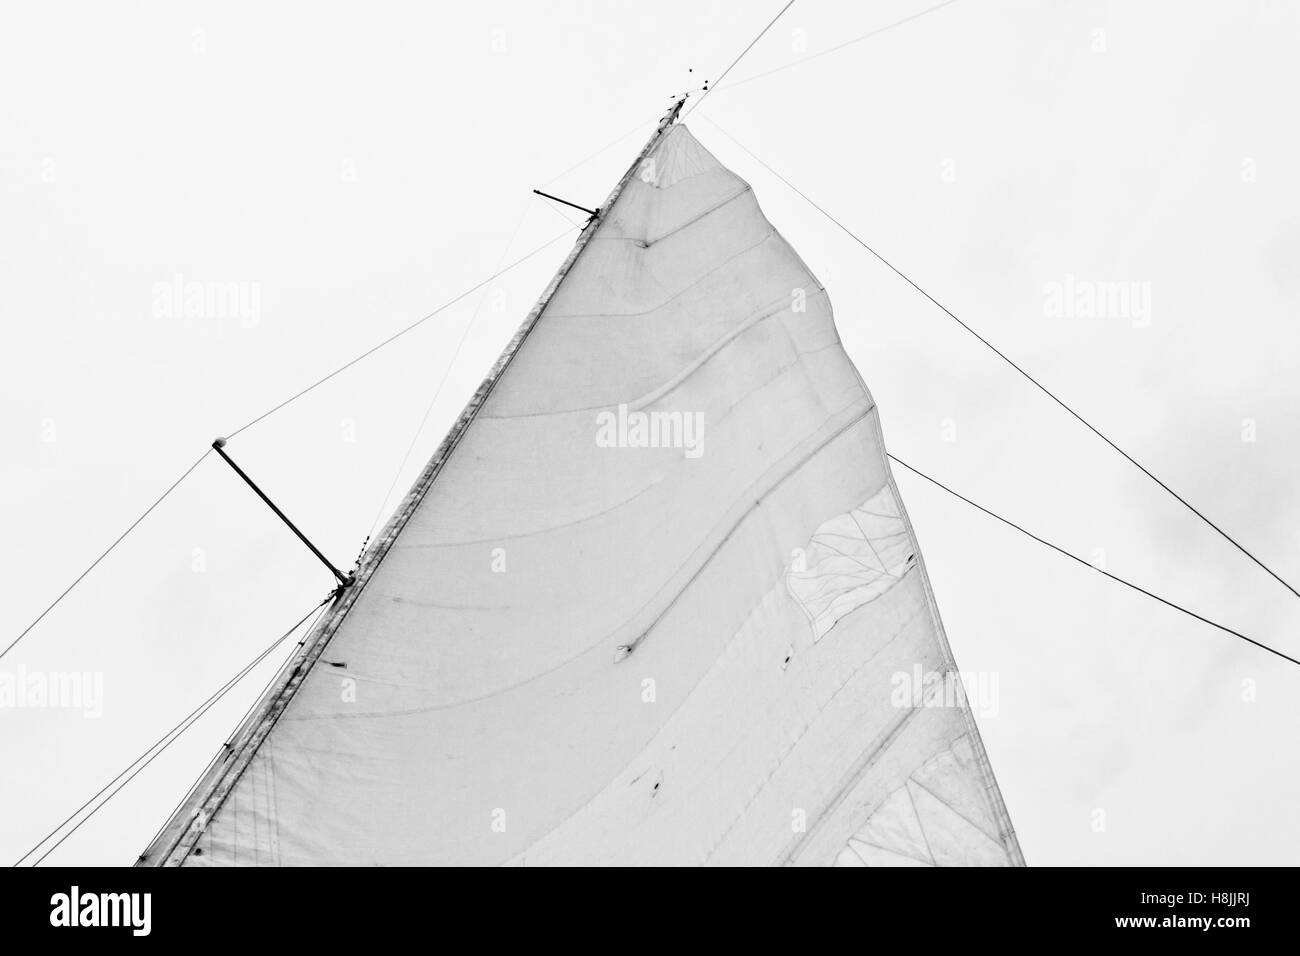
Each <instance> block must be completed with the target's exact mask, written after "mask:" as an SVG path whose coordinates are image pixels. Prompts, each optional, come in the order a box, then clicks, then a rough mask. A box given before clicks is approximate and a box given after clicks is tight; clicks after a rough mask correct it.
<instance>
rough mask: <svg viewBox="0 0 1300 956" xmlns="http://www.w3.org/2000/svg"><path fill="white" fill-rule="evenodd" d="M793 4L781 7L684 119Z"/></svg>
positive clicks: (792, 2) (687, 114)
mask: <svg viewBox="0 0 1300 956" xmlns="http://www.w3.org/2000/svg"><path fill="white" fill-rule="evenodd" d="M793 6H794V0H790V2H789V3H787V4H786V5H785V6H784V7H782V8H781V11H780V13H778V14H777V15H776V16H774V17H773V18H772V20H771V22H770V23H768V25H767V26H765V27H763V29H761V30H759V31H758V36H756V37H754V39H752V40H750V41H749V46H747V47H745V49H743V50H741V51H740V56H738V57H736V58H735V59H734V60H732V61H731V66H729V67H727V68H726V69H725V70H723V71H722V76H719V77H718V78H717V79H716V80H714V81H713V82H712V83H710V84H709V88H708V89H707V90H705V91H704V95H703V96H701V97H700V98H699V99H698V100H696V101H695V102H694V103H692V104H691V105H690V106H689V107H688V108H687V110H686V112H685V113H683V114H682V119H686V117H687V116H689V115H690V114H691V111H692V110H694V109H695V107H697V106H699V105H700V104H701V103H703V102H704V97H706V96H708V95H709V93H710V92H712V91H713V90H716V89H717V88H718V84H719V83H721V82H722V81H723V80H724V79H726V76H727V74H728V73H730V72H731V71H732V70H733V69H734V68H735V66H736V64H737V63H739V62H740V61H741V60H742V59H744V56H745V54H746V53H748V52H749V51H750V50H752V49H753V48H754V44H755V43H757V42H758V41H759V40H761V39H763V34H765V33H767V31H768V30H770V29H772V26H773V25H774V24H775V23H776V21H777V20H780V19H781V17H782V16H783V15H784V14H785V11H787V10H789V9H790V8H791V7H793Z"/></svg>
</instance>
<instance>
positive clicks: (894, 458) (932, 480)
mask: <svg viewBox="0 0 1300 956" xmlns="http://www.w3.org/2000/svg"><path fill="white" fill-rule="evenodd" d="M886 454H889V453H888V452H886ZM889 458H890V460H891V461H894V462H896V463H897V464H900V465H902V466H903V467H904V468H906V469H907V470H908V471H910V472H911V473H912V474H914V475H917V476H918V477H921V478H924V479H925V480H926V481H928V482H930V484H932V485H934V486H935V487H937V488H941V489H943V490H944V491H946V492H948V494H950V495H952V496H953V497H954V498H959V499H960V500H962V501H964V502H966V504H968V505H970V506H971V507H972V508H974V509H975V510H977V511H982V512H983V513H984V514H986V515H988V516H989V517H990V518H996V519H997V520H998V521H1001V522H1002V523H1003V524H1004V525H1007V526H1009V527H1012V528H1015V529H1016V530H1017V531H1019V532H1020V533H1021V534H1023V535H1025V536H1026V537H1028V538H1032V539H1033V540H1035V541H1037V542H1038V543H1039V544H1041V545H1043V546H1045V547H1048V548H1051V549H1052V550H1053V551H1055V552H1056V553H1057V554H1063V555H1065V557H1067V558H1069V559H1070V560H1071V561H1075V562H1077V563H1079V564H1082V565H1083V566H1084V567H1085V568H1091V569H1092V570H1094V571H1096V572H1097V573H1098V574H1103V575H1105V576H1106V577H1108V578H1110V579H1111V580H1112V581H1118V582H1119V583H1120V584H1122V585H1124V586H1125V587H1128V588H1132V589H1133V590H1134V591H1137V592H1139V593H1140V594H1145V595H1146V596H1147V597H1149V598H1151V599H1153V600H1156V601H1159V602H1160V603H1161V604H1163V605H1165V606H1166V607H1171V608H1173V609H1174V610H1175V611H1181V612H1182V613H1184V614H1186V615H1187V616H1188V617H1194V618H1196V620H1198V621H1200V622H1201V623H1203V624H1208V625H1210V627H1217V628H1218V629H1219V630H1221V631H1223V632H1224V633H1225V634H1231V635H1232V636H1233V637H1239V638H1241V639H1242V640H1243V641H1245V642H1246V643H1247V644H1254V645H1255V646H1256V647H1258V648H1259V649H1260V650H1264V651H1268V652H1269V653H1270V654H1275V655H1277V656H1278V657H1280V658H1282V659H1283V660H1284V661H1290V662H1291V663H1292V664H1300V660H1296V659H1295V658H1294V657H1291V656H1289V655H1287V654H1283V653H1282V652H1281V651H1279V650H1276V649H1275V648H1272V647H1269V646H1268V645H1267V644H1263V643H1260V642H1259V641H1257V640H1255V639H1254V638H1252V637H1247V636H1246V635H1245V634H1242V633H1241V632H1240V631H1234V630H1233V629H1232V628H1230V627H1228V626H1226V625H1224V624H1220V623H1218V622H1217V621H1211V620H1210V619H1209V618H1208V617H1203V616H1202V615H1200V614H1197V613H1196V612H1195V611H1191V610H1188V609H1187V608H1185V607H1183V606H1182V605H1181V604H1175V603H1174V602H1173V601H1170V600H1168V599H1166V598H1162V597H1161V596H1160V595H1159V594H1155V593H1154V592H1152V591H1148V590H1147V589H1146V588H1144V587H1142V586H1141V585H1138V584H1134V583H1133V582H1132V581H1129V580H1126V579H1125V578H1121V577H1120V576H1119V575H1117V574H1111V573H1110V572H1109V571H1103V570H1102V569H1101V568H1099V567H1097V566H1096V565H1095V564H1090V563H1089V562H1087V561H1085V560H1083V558H1081V557H1079V556H1078V555H1076V554H1072V553H1070V552H1069V551H1066V550H1065V549H1064V548H1062V547H1060V546H1058V545H1055V544H1052V542H1050V541H1048V540H1046V539H1044V538H1040V537H1039V536H1038V535H1036V534H1034V533H1033V532H1032V531H1029V530H1027V529H1025V528H1022V527H1021V526H1020V525H1018V524H1016V523H1015V522H1014V521H1012V520H1010V519H1009V518H1004V517H1002V515H1000V514H997V513H996V512H993V511H990V510H989V509H988V508H985V507H984V506H983V505H981V504H978V503H976V502H974V501H971V500H970V499H969V498H967V497H966V496H965V495H963V494H961V493H960V492H957V491H953V490H952V489H951V488H949V487H948V486H947V485H945V484H944V483H943V482H941V481H939V480H938V479H937V478H931V477H930V476H929V475H927V474H926V473H925V472H923V471H921V470H920V469H919V468H913V467H912V466H911V465H909V464H908V463H907V462H905V461H903V459H901V458H899V457H897V456H895V455H889Z"/></svg>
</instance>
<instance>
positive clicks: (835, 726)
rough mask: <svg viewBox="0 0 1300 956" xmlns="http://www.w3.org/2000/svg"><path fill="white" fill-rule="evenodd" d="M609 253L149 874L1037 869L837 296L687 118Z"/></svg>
mask: <svg viewBox="0 0 1300 956" xmlns="http://www.w3.org/2000/svg"><path fill="white" fill-rule="evenodd" d="M590 228H592V229H593V231H592V233H591V235H590V237H589V241H588V242H587V243H586V244H585V246H584V247H583V248H582V249H581V252H580V253H579V254H578V255H577V258H576V260H575V261H574V262H573V263H572V265H571V268H569V270H568V272H567V274H565V275H564V278H563V280H562V281H561V282H560V283H559V285H558V288H555V289H554V294H553V296H552V297H551V298H550V300H549V302H548V303H547V304H546V306H545V308H544V311H543V312H542V313H541V317H540V320H539V321H537V322H536V323H535V325H534V326H533V327H532V328H531V330H530V331H529V332H528V334H527V336H526V338H524V339H523V340H522V342H521V343H519V344H518V345H517V351H516V352H515V354H514V355H513V358H512V359H511V360H510V362H509V364H508V366H506V367H505V368H504V371H502V372H501V374H500V377H499V380H497V381H496V382H495V383H494V386H493V387H492V388H491V389H490V392H489V393H488V394H487V395H486V398H485V400H484V401H483V402H482V403H481V406H480V407H478V408H477V409H476V413H475V414H474V415H473V416H472V420H468V423H467V425H466V427H465V428H464V431H463V434H461V435H460V436H459V438H458V441H457V443H456V445H455V448H454V453H451V454H450V455H449V457H447V459H446V460H445V461H444V462H442V463H441V464H440V467H439V469H438V473H437V477H436V480H435V481H433V482H432V483H431V484H430V486H429V487H428V489H427V490H426V491H425V492H424V493H422V494H421V495H418V496H417V498H416V500H415V501H414V503H413V505H412V507H411V511H410V513H409V515H408V516H407V519H406V520H405V521H404V523H402V525H401V527H400V532H399V533H396V535H395V537H394V540H392V542H391V546H390V547H388V548H387V551H386V553H385V554H383V556H382V560H380V561H379V562H378V564H377V566H375V567H373V568H372V569H370V570H369V573H368V575H366V576H364V580H363V581H362V582H361V583H359V584H358V585H357V588H359V591H358V593H357V594H355V595H354V596H353V597H352V599H351V606H350V607H349V608H348V610H347V613H346V615H345V616H344V617H343V618H342V620H341V621H340V622H339V623H338V624H337V626H336V628H335V629H334V631H333V633H332V636H330V637H329V638H328V641H327V642H326V643H325V645H324V646H323V648H322V649H320V651H319V656H318V658H317V659H315V660H314V662H312V665H311V666H310V668H302V670H303V671H304V674H303V675H301V676H300V679H298V680H297V682H296V685H295V688H294V690H293V693H292V695H291V696H289V697H288V698H287V702H286V703H284V705H283V706H282V708H280V710H279V711H278V712H276V713H274V714H273V715H272V716H273V717H274V719H273V720H264V721H263V727H264V730H265V733H264V736H262V737H261V738H260V739H254V740H253V742H252V743H248V741H247V740H246V741H245V744H244V746H245V749H246V750H247V751H248V753H247V754H246V759H245V761H244V764H243V766H242V769H241V770H240V771H239V772H238V773H234V774H231V773H227V774H226V775H225V778H224V781H223V782H221V784H220V786H219V787H218V789H217V790H216V792H215V796H214V793H213V791H212V789H211V788H210V787H209V788H208V792H206V793H204V792H199V793H198V794H197V795H196V796H195V798H193V799H192V800H191V801H190V803H189V804H188V805H187V806H185V807H184V808H183V809H182V810H181V811H180V813H179V814H178V815H177V818H176V820H175V821H174V822H173V826H172V827H171V828H169V830H168V831H167V832H165V833H164V835H163V837H162V838H160V839H159V841H157V842H156V844H155V846H154V847H153V848H151V849H150V851H149V854H148V855H147V856H149V862H153V863H173V864H175V863H183V864H184V865H214V864H263V865H270V864H286V865H293V864H355V865H374V864H520V865H529V866H533V865H546V864H746V865H748V864H799V865H809V864H811V865H842V866H843V865H850V866H876V865H945V864H988V865H1009V864H1018V863H1020V862H1021V857H1020V853H1019V849H1018V848H1017V846H1016V842H1015V837H1014V835H1013V833H1012V831H1011V827H1010V824H1009V821H1008V819H1007V815H1006V812H1005V810H1004V808H1003V805H1002V801H1001V797H1000V795H999V793H998V791H997V786H996V784H995V782H994V779H993V776H992V772H991V770H990V767H989V764H988V761H987V758H986V757H985V754H984V750H983V748H982V746H981V744H980V741H979V738H978V735H977V733H976V731H975V727H974V723H973V720H972V718H971V715H970V712H969V710H968V708H967V706H966V703H965V698H964V697H963V696H961V695H960V694H958V695H956V697H955V698H952V697H951V696H950V697H949V699H946V700H945V699H942V698H941V699H938V700H936V699H934V695H933V694H930V695H929V696H927V697H925V699H924V700H923V699H922V695H921V694H920V693H915V694H914V693H912V692H911V690H914V689H915V688H911V689H909V687H910V685H909V683H908V682H910V681H913V680H914V679H915V677H916V675H920V674H927V675H940V676H943V675H952V674H953V673H954V672H955V665H954V663H953V660H952V657H951V654H950V652H949V650H948V647H947V643H946V640H945V638H944V636H943V632H942V629H941V625H940V623H939V619H938V616H937V613H936V610H935V605H934V602H933V599H932V597H931V594H930V591H929V586H928V583H927V580H926V577H925V572H924V568H923V566H922V565H921V564H920V561H919V556H918V553H917V550H916V546H915V542H914V541H913V538H912V533H911V529H910V526H909V524H908V522H907V518H906V515H905V513H904V512H903V510H902V506H901V502H900V500H899V498H898V495H897V492H896V489H895V488H894V486H893V482H892V479H891V476H890V473H889V469H888V465H887V462H886V459H885V456H884V452H883V443H882V439H881V432H880V426H879V421H878V416H877V412H876V408H875V405H874V403H873V401H872V399H871V396H870V394H869V393H868V391H867V389H866V387H865V386H864V384H863V382H862V380H861V379H860V377H859V376H858V374H857V372H856V370H855V369H854V367H853V365H852V364H851V362H850V361H849V359H848V357H847V356H846V354H845V352H844V350H843V348H842V347H841V345H840V342H839V339H838V336H837V334H836V329H835V325H834V322H833V319H832V316H831V307H830V303H829V301H828V300H827V296H826V292H825V290H824V289H823V288H822V287H821V285H820V284H819V283H818V282H817V280H816V279H815V278H814V277H813V276H812V274H811V273H810V272H809V270H808V268H807V267H806V266H805V265H804V264H803V262H802V261H801V260H800V259H799V257H798V255H796V254H795V252H794V251H793V250H792V249H791V247H790V246H789V245H788V244H787V243H786V242H785V241H784V239H782V237H781V236H780V235H779V234H778V233H777V232H776V230H775V229H774V228H773V227H772V225H771V224H770V223H769V222H768V221H767V220H766V219H765V218H764V216H763V214H762V212H761V211H760V209H759V206H758V203H757V201H756V199H755V197H754V194H753V192H752V190H751V189H750V187H749V186H748V184H746V183H745V182H744V181H742V180H741V179H740V178H739V177H737V176H736V175H735V174H733V173H732V172H730V171H728V170H727V169H725V168H724V167H722V166H721V165H720V164H719V163H718V162H717V160H715V159H714V158H713V156H711V155H710V154H709V153H708V152H707V151H706V150H705V149H704V148H703V147H702V146H701V145H700V144H699V143H698V142H697V141H696V140H695V139H694V138H693V137H692V136H691V134H690V132H689V131H688V130H687V129H686V127H685V126H682V125H675V126H665V127H664V128H663V129H662V130H661V132H660V134H659V135H658V136H657V138H656V140H654V141H653V145H652V147H651V148H650V149H649V150H648V153H646V154H645V155H644V156H643V158H642V159H641V161H640V163H639V164H638V166H637V167H636V168H635V169H634V171H633V172H632V173H631V174H630V175H629V177H628V178H627V179H626V180H625V184H624V185H623V187H622V188H621V189H620V190H619V191H618V192H617V197H616V199H615V201H614V203H613V205H612V206H611V207H609V208H606V209H604V210H603V211H602V212H601V214H600V216H599V218H598V220H597V221H596V222H595V223H594V224H593V226H592V227H590ZM900 690H901V691H903V692H901V693H900ZM180 830H185V831H186V833H187V834H188V835H189V838H188V839H184V840H181V841H180V842H178V841H177V836H176V834H177V833H178V832H180Z"/></svg>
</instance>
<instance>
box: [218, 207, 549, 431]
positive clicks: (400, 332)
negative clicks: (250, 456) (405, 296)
mask: <svg viewBox="0 0 1300 956" xmlns="http://www.w3.org/2000/svg"><path fill="white" fill-rule="evenodd" d="M570 232H571V230H569V229H566V230H564V232H562V233H560V234H559V235H557V236H555V237H554V238H553V239H548V240H547V241H546V242H544V243H542V244H541V245H540V246H538V247H537V248H536V249H534V250H533V251H532V252H530V253H528V254H527V255H525V256H522V257H520V258H518V259H516V260H515V261H514V262H512V263H510V265H508V266H506V267H505V268H504V269H500V270H498V271H497V272H495V273H493V274H492V275H490V276H488V277H487V278H486V279H484V280H483V281H482V282H479V283H477V284H476V285H473V286H470V287H469V288H468V289H466V290H465V291H464V292H462V293H461V294H460V295H458V296H456V297H455V298H454V299H450V300H448V301H447V302H444V303H443V304H442V305H440V306H438V308H436V309H434V310H433V311H432V312H430V313H429V314H428V315H425V316H422V317H421V318H418V319H416V320H415V321H414V322H412V323H411V324H410V325H408V326H406V327H405V328H403V329H399V330H398V331H397V332H394V333H393V334H392V335H390V336H389V337H388V338H386V339H384V340H383V341H382V342H380V343H379V344H377V345H374V346H372V347H371V348H369V349H367V350H366V351H364V352H362V353H361V354H360V355H358V356H357V357H356V358H353V359H351V360H350V361H348V362H345V363H344V364H342V365H340V366H339V367H338V368H336V369H335V370H334V371H332V372H330V373H329V374H328V375H324V376H322V377H321V378H318V379H317V380H316V381H314V382H312V383H311V384H310V385H308V386H307V387H306V388H304V389H302V390H301V391H298V392H295V393H294V394H292V395H290V396H289V397H288V398H286V399H285V400H284V401H282V402H280V404H278V405H276V406H274V407H272V408H269V409H267V410H266V411H264V412H263V413H262V414H260V415H258V416H257V417H256V418H254V419H252V420H250V421H247V422H245V423H244V424H242V425H240V426H239V427H238V428H236V429H235V430H234V431H233V432H231V433H230V434H229V435H227V436H226V439H227V440H229V439H231V438H234V437H235V436H236V435H238V434H239V433H240V432H242V431H246V430H247V429H249V428H252V427H253V426H254V425H256V424H257V423H258V422H260V421H262V420H263V419H265V418H269V417H270V416H271V415H274V414H275V413H276V412H278V411H279V410H280V409H282V408H284V407H285V406H286V405H289V404H291V403H293V402H295V401H297V400H298V399H300V398H302V397H303V396H304V395H306V394H307V393H308V392H310V391H311V390H312V389H314V388H317V387H319V386H321V385H324V384H325V383H326V382H328V381H329V380H330V379H332V378H333V377H334V376H335V375H338V374H339V373H340V372H345V371H347V370H348V369H350V368H351V367H352V366H354V365H356V364H357V363H358V362H360V361H361V360H362V359H363V358H367V357H368V356H371V355H373V354H374V353H375V352H378V351H379V350H380V349H382V348H383V347H384V346H385V345H388V344H390V343H392V342H395V341H397V340H398V339H400V338H401V337H402V336H403V335H405V334H406V333H407V332H410V331H412V330H413V329H416V328H418V327H419V326H421V325H423V324H424V323H425V322H428V321H429V320H430V319H431V318H433V317H434V316H435V315H438V314H439V313H441V312H444V311H446V310H447V309H449V308H451V307H452V306H453V305H455V304H456V303H457V302H459V301H460V300H461V299H464V298H466V297H467V296H469V295H472V294H473V293H475V292H477V291H478V290H479V289H481V288H483V287H484V286H486V285H487V284H488V283H489V282H491V281H492V280H493V279H497V278H499V277H501V276H503V275H505V274H506V273H507V272H509V271H510V270H511V269H513V268H515V266H518V265H522V264H523V263H525V262H527V261H528V260H529V259H531V258H533V256H535V255H537V254H538V253H539V252H542V251H544V250H545V249H547V248H549V247H550V246H553V245H555V243H557V242H559V241H560V240H561V239H563V238H564V237H565V236H567V235H568V234H569V233H570Z"/></svg>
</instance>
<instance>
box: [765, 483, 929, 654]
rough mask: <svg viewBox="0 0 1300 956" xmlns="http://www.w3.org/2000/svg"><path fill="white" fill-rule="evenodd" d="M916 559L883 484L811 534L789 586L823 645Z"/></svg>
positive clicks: (790, 573)
mask: <svg viewBox="0 0 1300 956" xmlns="http://www.w3.org/2000/svg"><path fill="white" fill-rule="evenodd" d="M915 560H916V549H915V548H914V547H913V546H912V539H911V535H909V534H908V533H907V525H906V524H905V523H904V522H903V516H902V514H901V513H900V512H899V510H898V502H897V501H896V500H895V498H894V493H893V490H892V489H891V488H890V486H889V485H885V486H884V487H883V488H881V489H880V491H878V492H876V494H874V495H872V496H871V497H870V498H868V499H867V500H866V501H864V502H863V503H862V504H861V505H859V506H858V507H856V508H854V509H853V510H852V511H850V512H849V513H848V514H842V515H838V516H837V517H834V518H832V519H831V520H829V521H827V522H825V523H823V524H822V525H821V526H820V527H819V528H818V529H817V530H816V531H815V532H813V536H812V540H811V541H809V542H808V546H807V547H806V548H803V549H801V550H798V551H796V552H795V559H794V561H793V562H792V563H791V565H790V569H789V571H788V572H787V573H786V578H785V581H786V587H787V588H789V590H790V596H791V597H793V598H794V600H795V603H796V604H798V605H799V607H800V608H801V609H802V610H803V612H804V614H805V615H807V617H808V621H809V624H810V625H811V626H812V630H813V640H814V641H819V640H821V639H822V637H824V636H825V635H826V634H827V632H829V631H830V630H831V628H833V627H834V626H835V625H836V623H837V622H839V620H840V619H841V618H844V617H847V616H848V615H849V614H851V613H853V611H855V610H857V609H858V608H860V607H861V606H862V605H864V604H866V603H868V602H869V601H874V600H875V599H876V598H878V597H880V595H882V594H884V593H885V592H886V591H888V590H889V589H890V588H891V587H893V586H894V585H895V584H896V583H897V582H898V581H900V580H902V578H903V576H904V575H905V574H907V572H908V571H909V570H910V569H911V567H912V565H913V564H914V563H915Z"/></svg>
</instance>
